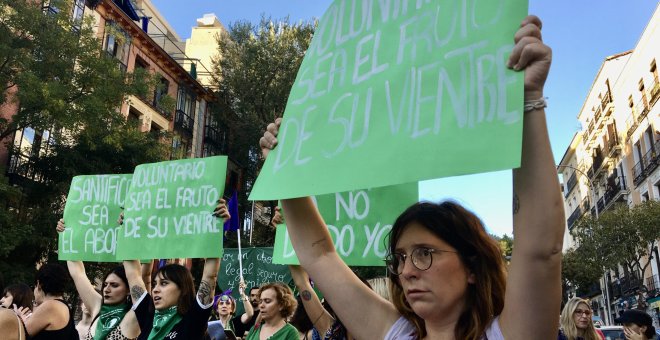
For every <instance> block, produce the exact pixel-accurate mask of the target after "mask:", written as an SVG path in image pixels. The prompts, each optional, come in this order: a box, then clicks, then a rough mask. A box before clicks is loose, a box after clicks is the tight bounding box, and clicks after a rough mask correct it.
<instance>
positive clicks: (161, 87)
mask: <svg viewBox="0 0 660 340" xmlns="http://www.w3.org/2000/svg"><path fill="white" fill-rule="evenodd" d="M169 90H170V82H169V81H168V80H167V79H165V78H164V77H160V80H159V81H158V85H157V86H156V88H155V89H154V107H156V108H157V109H160V111H161V112H163V109H162V108H161V106H160V100H161V99H162V98H163V96H165V95H167V92H168V91H169Z"/></svg>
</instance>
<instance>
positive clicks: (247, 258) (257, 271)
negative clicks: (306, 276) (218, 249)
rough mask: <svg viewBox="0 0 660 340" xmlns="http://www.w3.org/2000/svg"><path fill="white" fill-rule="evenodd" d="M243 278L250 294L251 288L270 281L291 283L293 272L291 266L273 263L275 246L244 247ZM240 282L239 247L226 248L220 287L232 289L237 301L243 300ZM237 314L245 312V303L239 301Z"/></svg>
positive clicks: (219, 277) (247, 292)
mask: <svg viewBox="0 0 660 340" xmlns="http://www.w3.org/2000/svg"><path fill="white" fill-rule="evenodd" d="M241 250H242V254H243V257H242V260H243V279H244V280H245V285H246V286H247V288H246V292H245V294H247V295H249V294H250V292H249V290H250V288H252V287H259V286H261V285H262V284H264V283H268V282H284V283H286V284H289V282H290V281H291V273H290V272H289V267H288V266H284V265H280V264H273V263H272V258H273V248H272V247H263V248H243V249H241ZM239 282H240V269H239V264H238V248H226V249H225V251H224V254H223V256H222V262H221V264H220V272H219V273H218V287H220V289H221V290H220V291H219V292H218V294H219V293H220V292H223V291H225V290H227V289H231V290H232V296H233V297H234V298H235V299H236V301H239V302H240V301H241V300H240V296H239V294H238V283H239ZM236 307H237V308H239V309H240V310H237V313H236V314H237V315H241V314H242V313H243V312H242V311H243V304H242V303H238V304H237V306H236Z"/></svg>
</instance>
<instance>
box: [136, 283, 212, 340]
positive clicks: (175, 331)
mask: <svg viewBox="0 0 660 340" xmlns="http://www.w3.org/2000/svg"><path fill="white" fill-rule="evenodd" d="M211 306H212V304H210V305H208V306H202V305H201V303H200V302H199V301H198V300H197V299H195V301H193V303H192V304H191V306H190V310H189V311H188V313H186V314H185V315H183V319H181V321H179V323H177V324H176V325H174V327H172V330H171V331H170V332H169V333H168V334H167V335H166V336H165V339H168V340H198V339H204V334H205V333H206V327H207V320H208V319H209V316H210V315H211ZM150 309H151V310H153V312H152V313H151V314H149V312H150ZM154 313H155V308H154V302H153V300H152V298H151V295H149V294H148V293H146V296H145V297H144V298H142V300H140V302H139V303H138V305H137V306H136V307H135V316H136V317H137V320H138V324H139V325H140V336H139V337H138V339H147V338H148V337H149V333H150V332H151V327H152V326H153V322H154Z"/></svg>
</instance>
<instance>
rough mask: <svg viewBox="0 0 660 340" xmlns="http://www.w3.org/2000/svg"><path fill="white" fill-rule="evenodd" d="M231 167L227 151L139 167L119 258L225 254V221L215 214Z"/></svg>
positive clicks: (128, 203) (119, 242)
mask: <svg viewBox="0 0 660 340" xmlns="http://www.w3.org/2000/svg"><path fill="white" fill-rule="evenodd" d="M226 170H227V157H226V156H217V157H208V158H195V159H182V160H177V161H169V162H160V163H151V164H143V165H139V166H138V167H136V168H135V172H134V173H133V181H132V183H131V187H130V189H129V191H128V195H127V197H126V204H125V206H124V208H125V210H124V225H123V226H122V228H121V229H120V230H121V232H120V233H119V235H118V240H117V259H120V260H126V259H145V258H150V259H157V258H180V257H188V258H205V257H220V256H221V255H222V234H223V228H222V222H223V221H222V219H221V218H216V217H214V216H213V215H212V214H213V209H214V208H215V206H216V205H217V201H218V199H219V198H221V197H222V194H223V192H224V184H225V173H226Z"/></svg>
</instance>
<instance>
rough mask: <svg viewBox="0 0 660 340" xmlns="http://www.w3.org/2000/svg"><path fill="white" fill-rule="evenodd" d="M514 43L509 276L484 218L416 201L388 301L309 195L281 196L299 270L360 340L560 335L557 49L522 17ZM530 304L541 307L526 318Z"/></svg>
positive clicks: (402, 223)
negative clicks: (360, 275) (353, 266)
mask: <svg viewBox="0 0 660 340" xmlns="http://www.w3.org/2000/svg"><path fill="white" fill-rule="evenodd" d="M514 42H515V46H514V47H513V50H512V52H511V54H510V56H509V58H508V61H507V62H506V65H507V66H508V67H509V68H512V69H514V70H516V71H521V70H524V72H525V74H524V83H525V92H524V98H525V105H524V114H523V113H522V112H521V113H520V114H521V116H522V117H521V118H522V119H523V135H522V157H521V167H520V168H519V169H514V170H513V191H514V195H513V198H514V204H513V224H514V234H515V239H514V248H513V249H514V250H513V256H512V260H511V264H510V266H509V273H508V278H506V276H505V265H504V261H503V260H502V255H501V253H500V250H499V247H498V244H497V243H496V242H495V241H494V240H493V239H492V238H491V237H490V236H489V235H488V233H487V232H486V230H485V228H484V226H483V224H482V222H481V221H480V220H479V218H477V217H476V216H475V215H474V214H473V213H471V212H469V211H467V210H466V209H464V208H463V207H461V206H460V205H458V204H456V203H453V202H445V203H441V204H433V203H418V204H415V205H413V206H412V207H410V208H408V209H407V210H406V211H405V212H403V214H401V216H399V218H398V219H397V221H396V222H395V223H394V225H393V228H392V231H391V234H390V238H389V242H390V243H389V255H388V256H387V268H388V270H389V275H388V277H389V280H390V281H391V283H392V284H391V293H392V294H391V295H392V301H393V303H390V302H388V301H386V300H385V299H383V298H382V297H380V296H379V295H378V294H376V293H375V292H373V291H372V290H370V289H368V288H367V287H366V286H364V285H363V284H362V283H361V282H360V281H359V280H358V279H357V277H355V275H354V274H353V272H352V271H351V270H350V268H349V267H348V266H347V265H346V264H345V263H344V262H343V261H342V260H341V258H340V257H339V255H338V254H337V252H336V251H335V247H334V245H333V243H332V238H331V236H330V234H329V232H328V229H327V228H326V226H325V223H324V221H323V219H322V218H321V216H320V214H319V213H318V210H317V208H316V206H315V205H314V202H313V200H312V199H311V198H309V197H303V198H293V199H284V200H282V208H283V209H284V211H286V219H287V228H288V230H289V236H290V237H291V243H292V244H293V247H294V249H295V251H296V254H297V256H298V259H299V260H300V263H301V265H302V266H303V268H304V269H305V270H306V271H307V272H308V273H309V275H310V276H311V277H312V278H313V279H314V281H315V282H316V283H317V284H318V286H319V288H320V289H321V292H323V294H324V296H325V298H326V299H327V300H328V301H329V302H330V303H331V304H332V306H333V307H334V310H335V312H336V313H337V315H338V316H339V319H340V320H342V321H343V323H344V325H345V326H346V328H347V329H348V331H349V332H351V334H353V335H354V336H355V337H356V338H358V339H422V338H424V339H460V340H464V339H466V340H477V339H484V338H487V339H488V340H496V339H504V338H507V339H555V338H556V337H557V325H558V324H559V313H557V311H558V310H559V307H560V302H561V270H560V268H561V249H562V240H563V233H564V228H565V223H566V222H565V219H564V209H563V201H562V198H561V194H560V190H559V183H558V180H557V173H556V169H555V165H554V159H553V155H552V150H551V149H550V143H549V138H548V132H547V127H546V122H545V110H544V108H545V100H544V99H543V98H544V97H543V86H544V83H545V80H546V78H547V75H548V71H549V68H550V63H551V60H552V53H551V50H550V48H549V47H548V46H546V45H545V44H543V41H542V40H541V21H540V20H539V18H537V17H535V16H528V17H527V18H525V19H524V20H523V22H522V24H521V25H520V29H519V30H518V32H517V33H516V34H515V36H514ZM466 58H467V57H466ZM500 62H502V63H504V62H505V61H504V60H502V61H500ZM280 123H281V119H278V120H276V122H275V123H273V124H270V125H269V126H268V128H267V131H266V132H265V133H264V136H263V137H262V138H261V140H260V145H261V147H262V152H263V155H264V157H266V156H267V154H268V152H269V151H270V150H271V149H272V148H273V147H275V145H276V144H277V138H276V137H277V132H278V129H279V124H280ZM492 137H496V136H492ZM411 151H412V150H411ZM425 151H426V152H428V151H429V150H425ZM411 166H414V165H411ZM505 291H506V295H505ZM532 302H533V304H534V305H538V306H543V308H541V309H537V310H535V311H534V312H533V313H529V312H528V310H529V306H530V303H532ZM365 315H368V317H365Z"/></svg>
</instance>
